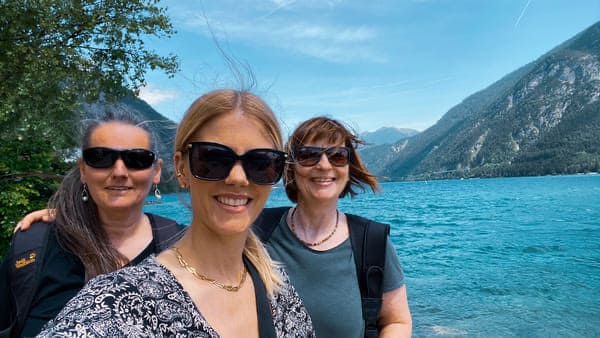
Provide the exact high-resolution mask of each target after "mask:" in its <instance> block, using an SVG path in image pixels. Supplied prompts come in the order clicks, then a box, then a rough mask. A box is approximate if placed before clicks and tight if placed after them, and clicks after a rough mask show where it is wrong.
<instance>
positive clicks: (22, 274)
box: [9, 222, 51, 337]
mask: <svg viewBox="0 0 600 338" xmlns="http://www.w3.org/2000/svg"><path fill="white" fill-rule="evenodd" d="M50 231H51V226H50V225H48V224H46V223H39V222H38V223H34V224H32V225H31V227H30V228H29V229H28V230H27V231H25V232H22V231H17V232H16V233H15V234H14V235H13V238H12V241H11V245H10V251H9V255H10V258H9V259H10V261H9V262H10V266H9V279H10V293H11V294H12V297H13V299H14V306H15V308H14V310H15V314H16V318H15V320H16V322H15V323H14V324H12V325H13V327H12V330H11V331H12V332H11V333H10V336H12V337H17V336H19V335H20V334H21V330H22V329H23V326H24V324H25V319H26V318H27V315H28V314H29V309H30V307H31V302H32V301H33V296H34V295H35V292H36V290H37V288H38V286H39V275H40V271H41V269H42V265H43V262H44V255H45V253H46V246H47V244H48V237H49V234H50Z"/></svg>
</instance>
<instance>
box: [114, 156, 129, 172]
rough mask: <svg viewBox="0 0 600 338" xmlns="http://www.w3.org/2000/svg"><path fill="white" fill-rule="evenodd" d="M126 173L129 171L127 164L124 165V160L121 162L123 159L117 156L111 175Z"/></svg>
mask: <svg viewBox="0 0 600 338" xmlns="http://www.w3.org/2000/svg"><path fill="white" fill-rule="evenodd" d="M128 173H129V172H128V169H127V166H126V165H125V162H123V159H122V158H121V157H119V158H118V159H117V160H116V161H115V164H114V165H113V167H112V174H113V176H127V175H128Z"/></svg>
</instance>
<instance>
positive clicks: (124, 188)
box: [106, 187, 130, 190]
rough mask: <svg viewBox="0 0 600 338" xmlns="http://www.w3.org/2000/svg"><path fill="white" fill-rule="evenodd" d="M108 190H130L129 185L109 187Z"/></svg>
mask: <svg viewBox="0 0 600 338" xmlns="http://www.w3.org/2000/svg"><path fill="white" fill-rule="evenodd" d="M106 189H108V190H129V189H130V188H129V187H107V188H106Z"/></svg>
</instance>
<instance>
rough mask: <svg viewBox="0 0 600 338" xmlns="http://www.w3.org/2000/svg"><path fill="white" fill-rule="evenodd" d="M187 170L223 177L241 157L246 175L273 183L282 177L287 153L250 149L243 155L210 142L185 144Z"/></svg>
mask: <svg viewBox="0 0 600 338" xmlns="http://www.w3.org/2000/svg"><path fill="white" fill-rule="evenodd" d="M188 149H189V151H190V153H189V160H190V171H191V172H192V175H193V176H194V177H196V178H197V179H201V180H206V181H220V180H224V179H225V178H226V177H227V176H229V173H230V172H231V169H232V168H233V165H234V164H235V162H237V161H240V162H241V163H242V168H244V173H245V174H246V177H247V178H248V179H249V180H250V181H252V182H254V183H256V184H259V185H272V184H275V183H277V181H279V179H281V175H282V174H283V168H284V167H285V159H286V157H287V154H286V153H284V152H283V151H279V150H276V149H268V148H265V149H262V148H261V149H252V150H249V151H247V152H246V153H245V154H243V155H238V154H236V153H235V152H234V151H233V150H232V149H231V148H229V147H227V146H225V145H223V144H220V143H213V142H191V143H190V144H188Z"/></svg>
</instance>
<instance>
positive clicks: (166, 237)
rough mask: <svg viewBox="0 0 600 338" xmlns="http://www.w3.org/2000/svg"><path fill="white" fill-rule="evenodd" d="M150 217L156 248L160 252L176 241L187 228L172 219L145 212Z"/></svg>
mask: <svg viewBox="0 0 600 338" xmlns="http://www.w3.org/2000/svg"><path fill="white" fill-rule="evenodd" d="M146 215H147V216H148V217H149V218H150V224H151V225H152V228H153V232H154V235H156V240H155V243H156V250H157V253H158V252H161V251H163V250H165V249H167V248H169V247H170V246H172V245H173V244H175V242H177V241H178V240H179V239H180V238H181V237H182V236H183V234H184V233H185V232H186V230H187V226H185V225H181V224H177V222H175V221H174V220H172V219H170V218H166V217H162V216H158V215H155V214H149V213H148V214H146Z"/></svg>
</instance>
